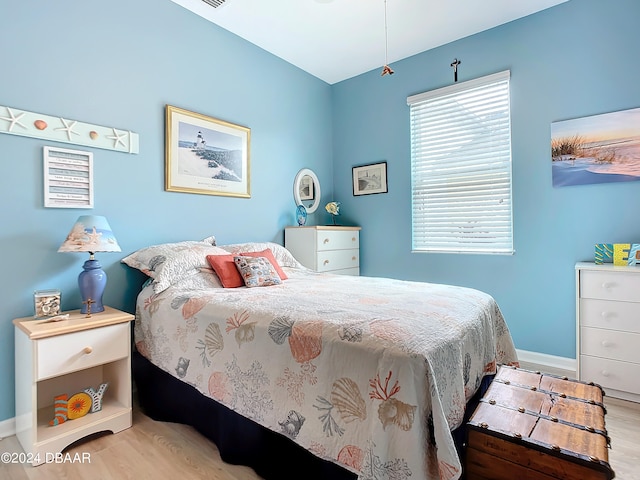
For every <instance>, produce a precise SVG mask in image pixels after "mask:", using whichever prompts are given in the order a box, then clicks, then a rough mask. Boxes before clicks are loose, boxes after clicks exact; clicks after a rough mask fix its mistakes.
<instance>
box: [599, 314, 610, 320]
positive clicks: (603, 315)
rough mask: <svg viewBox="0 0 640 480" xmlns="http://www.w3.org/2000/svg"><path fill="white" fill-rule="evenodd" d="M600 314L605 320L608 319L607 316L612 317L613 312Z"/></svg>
mask: <svg viewBox="0 0 640 480" xmlns="http://www.w3.org/2000/svg"><path fill="white" fill-rule="evenodd" d="M600 316H601V317H602V318H604V319H605V320H607V319H609V318H611V317H613V312H602V313H601V314H600Z"/></svg>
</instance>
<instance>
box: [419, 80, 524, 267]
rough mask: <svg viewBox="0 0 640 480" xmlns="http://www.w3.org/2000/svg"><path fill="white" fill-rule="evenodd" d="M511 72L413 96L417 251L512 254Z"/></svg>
mask: <svg viewBox="0 0 640 480" xmlns="http://www.w3.org/2000/svg"><path fill="white" fill-rule="evenodd" d="M509 77H510V73H509V71H505V72H500V73H496V74H494V75H489V76H486V77H482V78H479V79H475V80H470V81H468V82H463V83H459V84H454V85H451V86H449V87H445V88H441V89H438V90H433V91H430V92H425V93H421V94H418V95H413V96H411V97H408V98H407V103H408V105H409V107H410V108H409V110H410V116H411V196H412V197H411V198H412V242H413V243H412V249H413V251H417V252H448V253H461V252H462V253H498V254H512V253H513V221H512V202H511V116H510V106H509Z"/></svg>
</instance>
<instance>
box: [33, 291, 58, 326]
mask: <svg viewBox="0 0 640 480" xmlns="http://www.w3.org/2000/svg"><path fill="white" fill-rule="evenodd" d="M33 303H34V310H35V313H34V315H33V318H35V319H39V318H48V317H53V316H54V315H59V314H60V290H53V289H52V290H36V291H35V292H33Z"/></svg>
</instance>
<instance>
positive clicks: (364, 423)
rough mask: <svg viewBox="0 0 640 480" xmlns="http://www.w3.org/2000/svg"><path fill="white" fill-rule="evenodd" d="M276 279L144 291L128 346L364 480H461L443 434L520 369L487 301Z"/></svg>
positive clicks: (374, 283)
mask: <svg viewBox="0 0 640 480" xmlns="http://www.w3.org/2000/svg"><path fill="white" fill-rule="evenodd" d="M284 270H285V271H286V273H287V274H288V276H289V279H288V280H286V281H284V282H283V283H282V285H275V286H269V287H259V288H246V287H242V288H233V289H224V288H219V287H216V283H217V282H214V281H212V280H211V276H212V275H213V274H212V273H211V271H210V270H209V271H206V270H205V271H203V272H202V273H201V274H198V275H193V276H189V277H187V278H185V279H183V280H182V281H180V282H179V283H177V284H175V285H173V286H171V287H169V288H168V289H167V290H165V291H164V292H162V293H160V294H157V295H156V294H154V293H153V291H152V289H151V288H150V287H147V288H145V289H143V291H142V292H141V293H140V295H139V298H138V311H137V314H136V328H135V337H136V346H137V348H138V350H139V351H140V352H141V353H142V354H143V355H145V356H146V357H147V358H148V359H149V360H151V361H152V362H153V363H154V364H155V365H157V366H158V367H160V368H161V369H163V370H165V371H167V372H169V373H170V374H172V375H174V376H176V377H178V378H180V379H182V380H183V381H185V382H187V383H189V384H191V385H193V386H194V387H195V388H197V389H198V390H199V391H200V392H202V393H203V394H205V395H207V396H209V397H212V398H214V399H215V400H217V401H218V402H220V403H222V404H224V405H226V406H227V407H229V408H231V409H232V410H234V411H236V412H238V413H240V414H242V415H243V416H245V417H248V418H250V419H252V420H254V421H256V422H258V423H259V424H261V425H263V426H265V427H267V428H269V429H271V430H275V431H277V432H281V433H283V434H285V435H287V436H289V437H291V438H292V439H293V440H294V441H295V442H297V443H298V444H300V445H302V446H303V447H305V448H306V449H308V450H310V451H312V452H313V453H315V454H316V455H318V456H320V457H322V458H325V459H328V460H331V461H333V462H336V463H338V464H340V465H342V466H344V467H345V468H347V469H349V470H351V471H353V472H356V473H358V475H359V479H361V480H374V479H375V480H381V479H392V480H403V479H411V480H422V479H437V478H439V479H456V478H458V477H459V476H460V473H461V465H460V461H459V458H458V456H457V453H456V449H455V446H454V443H453V438H452V436H451V433H450V432H451V430H452V429H454V428H456V427H458V426H459V425H460V424H461V422H462V419H463V414H464V409H465V404H466V402H467V400H468V399H469V398H471V396H472V395H473V394H474V393H475V391H476V390H477V388H478V387H479V385H480V382H481V380H482V378H483V377H484V376H485V375H487V374H491V373H495V370H496V363H498V364H502V363H505V364H514V363H516V362H517V358H516V354H515V349H514V347H513V343H512V339H511V336H510V334H509V331H508V329H507V326H506V324H505V321H504V319H503V317H502V314H501V312H500V310H499V308H498V305H497V304H496V302H495V301H494V299H493V298H492V297H491V296H489V295H487V294H485V293H482V292H480V291H477V290H473V289H468V288H462V287H454V286H447V285H436V284H428V283H418V282H407V281H399V280H391V279H383V278H368V277H349V276H340V275H329V274H317V273H314V272H310V271H308V270H303V269H295V268H285V269H284ZM186 408H188V407H186ZM301 478H303V477H301Z"/></svg>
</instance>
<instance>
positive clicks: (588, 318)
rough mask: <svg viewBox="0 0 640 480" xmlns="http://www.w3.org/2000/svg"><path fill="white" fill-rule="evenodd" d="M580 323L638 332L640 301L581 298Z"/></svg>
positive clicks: (586, 325)
mask: <svg viewBox="0 0 640 480" xmlns="http://www.w3.org/2000/svg"><path fill="white" fill-rule="evenodd" d="M580 323H581V325H582V326H583V327H600V328H607V329H609V330H621V331H625V332H635V333H640V303H634V302H614V301H611V300H596V299H593V298H581V299H580Z"/></svg>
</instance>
